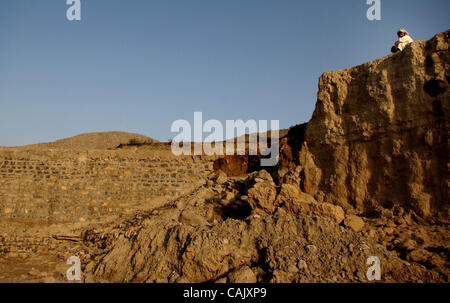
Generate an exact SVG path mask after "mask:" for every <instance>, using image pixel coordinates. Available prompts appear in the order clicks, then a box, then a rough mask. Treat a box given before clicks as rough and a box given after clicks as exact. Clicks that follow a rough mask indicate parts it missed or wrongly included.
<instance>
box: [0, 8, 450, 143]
mask: <svg viewBox="0 0 450 303" xmlns="http://www.w3.org/2000/svg"><path fill="white" fill-rule="evenodd" d="M81 4H82V20H81V21H72V22H71V21H68V20H67V19H66V10H67V8H68V7H69V6H67V5H66V1H65V0H45V1H36V0H1V1H0V145H8V146H13V145H22V144H30V143H36V142H47V141H53V140H56V139H60V138H64V137H69V136H73V135H76V134H79V133H85V132H94V131H112V130H117V131H129V132H137V133H141V134H144V135H147V136H150V137H153V138H156V139H159V140H161V141H166V140H168V139H169V138H172V137H174V136H175V135H176V134H174V133H171V132H170V126H171V124H172V122H173V121H175V120H177V119H186V120H189V121H192V120H193V113H194V111H201V112H203V118H204V120H208V119H218V120H220V121H223V122H225V120H227V119H243V120H248V119H255V120H261V119H267V120H270V119H277V120H279V121H280V127H282V128H287V127H289V126H292V125H295V124H298V123H301V122H306V121H308V120H309V119H310V117H311V114H312V112H313V110H314V106H315V102H316V94H317V81H318V78H319V77H320V75H321V74H322V73H324V72H326V71H330V70H336V69H343V68H347V67H351V66H354V65H358V64H361V63H363V62H366V61H369V60H372V59H375V58H378V57H382V56H384V55H387V54H388V53H389V50H390V47H391V45H392V44H393V43H394V42H395V39H396V35H395V33H396V30H397V29H398V28H403V27H404V28H406V29H407V30H408V31H409V32H410V33H411V35H412V37H413V38H414V39H416V40H423V39H429V38H431V37H432V36H433V35H434V34H436V33H438V32H441V31H444V30H446V29H448V28H450V22H449V20H450V19H449V18H448V13H449V12H450V1H448V0H433V1H425V0H421V1H419V0H381V4H382V8H381V9H382V10H381V17H382V20H381V21H368V20H367V18H366V11H367V9H368V8H369V6H368V5H367V4H366V0H344V1H336V0H320V1H318V0H316V1H300V0H270V1H269V0H128V1H125V0H81ZM206 135H207V134H205V136H206Z"/></svg>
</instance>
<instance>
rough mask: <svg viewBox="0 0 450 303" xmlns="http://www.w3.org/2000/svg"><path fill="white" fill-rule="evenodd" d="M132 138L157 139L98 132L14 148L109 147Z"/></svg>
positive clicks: (140, 140)
mask: <svg viewBox="0 0 450 303" xmlns="http://www.w3.org/2000/svg"><path fill="white" fill-rule="evenodd" d="M130 140H136V141H139V142H148V143H155V142H159V141H157V140H155V139H152V138H149V137H146V136H143V135H139V134H134V133H126V132H115V131H114V132H96V133H86V134H80V135H77V136H74V137H70V138H65V139H61V140H57V141H55V142H49V143H37V144H30V145H24V146H17V147H14V148H23V149H109V148H115V147H117V146H119V145H120V144H126V143H128V142H130Z"/></svg>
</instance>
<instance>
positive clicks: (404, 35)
mask: <svg viewBox="0 0 450 303" xmlns="http://www.w3.org/2000/svg"><path fill="white" fill-rule="evenodd" d="M397 36H398V41H397V42H395V44H394V46H393V47H392V48H391V52H392V53H396V52H401V51H402V50H404V49H405V46H407V45H408V44H410V43H411V42H414V40H413V39H412V38H411V36H410V35H409V33H408V32H407V31H406V30H404V29H400V30H398V32H397Z"/></svg>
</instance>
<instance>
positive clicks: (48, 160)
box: [0, 150, 213, 223]
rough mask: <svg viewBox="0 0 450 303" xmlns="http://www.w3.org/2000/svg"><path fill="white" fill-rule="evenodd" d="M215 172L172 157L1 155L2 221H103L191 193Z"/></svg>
mask: <svg viewBox="0 0 450 303" xmlns="http://www.w3.org/2000/svg"><path fill="white" fill-rule="evenodd" d="M212 167H213V159H212V158H210V157H192V156H184V157H175V156H174V155H172V154H171V153H170V152H165V153H159V154H158V153H155V152H152V151H130V150H102V151H100V150H99V151H84V152H75V151H69V150H45V151H23V150H20V151H19V150H0V220H1V219H14V220H23V221H31V222H58V223H65V222H85V221H102V219H104V218H105V217H107V216H115V215H120V214H125V213H129V212H132V211H133V210H136V209H145V208H146V207H147V206H149V205H150V204H151V201H152V200H154V199H155V198H156V197H166V198H169V199H170V198H175V197H177V196H179V195H180V194H182V193H185V192H187V191H190V190H192V189H194V188H195V187H197V186H199V185H200V184H202V183H203V182H205V179H206V176H207V174H208V173H209V172H210V171H211V170H212Z"/></svg>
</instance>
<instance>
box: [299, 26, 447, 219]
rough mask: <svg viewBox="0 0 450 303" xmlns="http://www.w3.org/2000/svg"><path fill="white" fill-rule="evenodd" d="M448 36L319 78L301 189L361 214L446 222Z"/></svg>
mask: <svg viewBox="0 0 450 303" xmlns="http://www.w3.org/2000/svg"><path fill="white" fill-rule="evenodd" d="M449 35H450V31H446V32H443V33H440V34H438V35H436V36H435V37H434V38H432V39H431V40H429V41H417V42H414V43H412V44H411V45H409V46H408V47H406V49H405V50H404V51H403V52H400V53H396V54H393V55H389V56H386V57H384V58H381V59H377V60H374V61H370V62H368V63H365V64H362V65H360V66H356V67H353V68H350V69H346V70H339V71H334V72H327V73H325V74H323V75H322V77H321V78H320V80H319V92H318V96H317V104H316V109H315V111H314V114H313V117H312V119H311V120H310V121H309V123H308V126H307V128H306V136H305V140H306V144H305V146H304V148H303V153H309V156H308V157H307V158H308V159H306V158H305V157H304V158H301V159H300V162H302V163H301V164H302V165H303V166H304V167H305V168H307V169H308V170H305V182H306V186H305V187H304V189H305V191H306V192H308V193H310V194H312V195H315V197H316V198H317V199H318V200H319V201H324V202H329V203H332V204H336V205H340V206H342V207H343V208H344V209H349V208H355V209H357V210H358V211H359V212H363V213H365V214H367V215H369V214H370V213H371V212H373V211H376V210H377V208H379V207H381V208H386V207H387V208H392V207H393V206H401V207H404V208H407V209H412V210H414V211H415V212H416V213H417V214H418V215H419V216H420V217H422V218H426V219H429V220H435V221H436V220H439V221H446V222H448V221H449V186H450V183H449V181H450V179H449V159H448V155H449V149H448V140H449V136H448V131H449V111H450V103H449V100H450V90H449V89H448V87H449V81H450V69H449V66H450V53H449V50H448V47H449ZM306 146H307V147H306ZM307 151H308V152H307ZM311 158H312V159H311ZM311 160H312V161H313V162H314V163H315V165H314V163H313V162H312V161H311Z"/></svg>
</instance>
